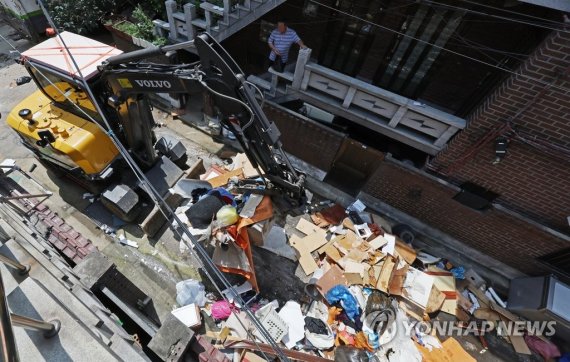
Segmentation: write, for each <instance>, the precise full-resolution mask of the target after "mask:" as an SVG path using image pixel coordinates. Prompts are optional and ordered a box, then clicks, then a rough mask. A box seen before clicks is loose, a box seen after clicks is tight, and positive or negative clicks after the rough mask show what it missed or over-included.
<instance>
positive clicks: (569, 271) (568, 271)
mask: <svg viewBox="0 0 570 362" xmlns="http://www.w3.org/2000/svg"><path fill="white" fill-rule="evenodd" d="M537 260H538V261H539V262H541V263H542V264H545V265H546V266H547V267H548V268H549V269H551V270H552V271H554V272H557V273H560V274H563V275H564V276H566V277H568V278H570V248H566V249H562V250H559V251H556V252H554V253H550V254H546V255H544V256H541V257H538V258H537Z"/></svg>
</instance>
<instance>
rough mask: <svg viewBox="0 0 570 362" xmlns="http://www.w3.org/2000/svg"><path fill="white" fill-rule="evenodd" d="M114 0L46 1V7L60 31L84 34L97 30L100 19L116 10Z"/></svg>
mask: <svg viewBox="0 0 570 362" xmlns="http://www.w3.org/2000/svg"><path fill="white" fill-rule="evenodd" d="M116 5H117V4H116V1H115V0H48V1H47V2H46V6H47V8H48V10H49V12H50V14H51V15H52V17H53V20H54V22H55V24H56V25H57V26H58V27H59V28H60V30H69V31H71V32H74V33H78V34H86V33H90V32H93V31H95V30H97V29H99V26H100V24H101V19H102V18H103V17H104V16H105V14H108V13H110V12H112V11H113V10H114V9H115V8H116Z"/></svg>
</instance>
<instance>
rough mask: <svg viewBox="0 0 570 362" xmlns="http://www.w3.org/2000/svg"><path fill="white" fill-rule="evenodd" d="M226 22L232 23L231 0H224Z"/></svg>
mask: <svg viewBox="0 0 570 362" xmlns="http://www.w3.org/2000/svg"><path fill="white" fill-rule="evenodd" d="M224 23H226V24H227V25H228V26H229V25H230V0H224Z"/></svg>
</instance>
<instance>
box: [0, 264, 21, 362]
mask: <svg viewBox="0 0 570 362" xmlns="http://www.w3.org/2000/svg"><path fill="white" fill-rule="evenodd" d="M0 352H1V356H2V361H14V362H17V361H19V360H20V358H19V357H18V348H17V347H16V339H15V338H14V331H13V330H12V321H11V319H10V310H9V309H8V301H7V300H6V290H5V289H4V282H3V281H2V273H1V272H0Z"/></svg>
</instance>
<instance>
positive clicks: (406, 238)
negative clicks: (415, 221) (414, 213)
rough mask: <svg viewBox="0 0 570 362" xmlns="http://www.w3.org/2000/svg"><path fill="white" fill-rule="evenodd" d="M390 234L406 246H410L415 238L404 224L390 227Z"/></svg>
mask: <svg viewBox="0 0 570 362" xmlns="http://www.w3.org/2000/svg"><path fill="white" fill-rule="evenodd" d="M392 234H395V235H396V236H398V237H399V238H400V239H401V240H402V241H403V242H405V243H406V244H411V243H413V242H414V239H415V238H416V235H415V232H414V229H412V228H411V227H410V226H408V225H406V224H398V225H395V226H393V227H392Z"/></svg>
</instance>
